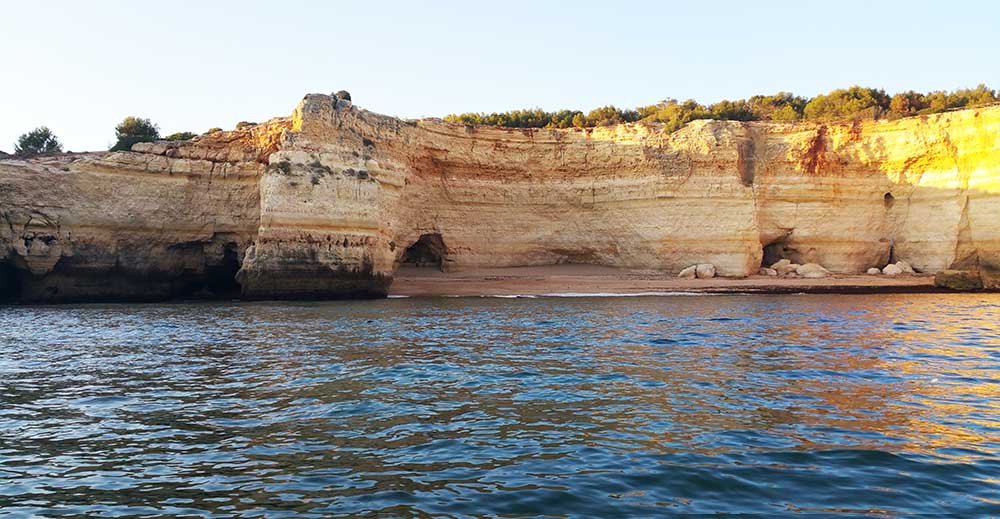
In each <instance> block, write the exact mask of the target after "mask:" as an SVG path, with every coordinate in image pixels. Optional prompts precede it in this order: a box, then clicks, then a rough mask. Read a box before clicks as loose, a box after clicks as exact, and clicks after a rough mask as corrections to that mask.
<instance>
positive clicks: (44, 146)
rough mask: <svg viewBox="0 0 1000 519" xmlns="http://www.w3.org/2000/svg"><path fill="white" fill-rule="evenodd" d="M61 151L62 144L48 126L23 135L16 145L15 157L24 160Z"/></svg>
mask: <svg viewBox="0 0 1000 519" xmlns="http://www.w3.org/2000/svg"><path fill="white" fill-rule="evenodd" d="M60 151H62V144H61V143H60V142H59V139H57V138H56V135H55V134H54V133H52V130H50V129H48V127H46V126H39V127H38V128H35V129H34V130H31V131H30V132H28V133H25V134H23V135H21V136H20V137H18V139H17V142H16V143H14V155H15V156H17V157H22V158H25V157H34V156H35V155H40V154H42V153H56V152H60Z"/></svg>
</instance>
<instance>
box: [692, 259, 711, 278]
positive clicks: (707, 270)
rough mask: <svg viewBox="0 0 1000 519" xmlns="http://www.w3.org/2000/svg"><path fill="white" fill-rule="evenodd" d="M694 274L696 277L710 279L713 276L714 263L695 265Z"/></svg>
mask: <svg viewBox="0 0 1000 519" xmlns="http://www.w3.org/2000/svg"><path fill="white" fill-rule="evenodd" d="M695 275H696V276H698V279H710V278H714V277H715V265H712V264H711V263H701V264H699V265H698V266H697V267H695Z"/></svg>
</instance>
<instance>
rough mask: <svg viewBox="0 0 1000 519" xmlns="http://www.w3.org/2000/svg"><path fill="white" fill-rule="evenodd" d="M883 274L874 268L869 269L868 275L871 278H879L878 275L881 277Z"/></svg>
mask: <svg viewBox="0 0 1000 519" xmlns="http://www.w3.org/2000/svg"><path fill="white" fill-rule="evenodd" d="M881 273H882V271H881V270H879V269H877V268H875V267H872V268H870V269H868V275H869V276H877V275H879V274H881Z"/></svg>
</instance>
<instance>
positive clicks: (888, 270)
mask: <svg viewBox="0 0 1000 519" xmlns="http://www.w3.org/2000/svg"><path fill="white" fill-rule="evenodd" d="M882 273H883V274H885V275H886V276H898V275H900V274H902V273H903V269H901V268H899V266H898V265H896V264H895V263H890V264H888V265H886V266H885V267H882Z"/></svg>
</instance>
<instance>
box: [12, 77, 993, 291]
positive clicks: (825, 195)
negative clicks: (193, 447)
mask: <svg viewBox="0 0 1000 519" xmlns="http://www.w3.org/2000/svg"><path fill="white" fill-rule="evenodd" d="M998 136H1000V108H998V107H992V108H984V109H980V110H975V109H970V110H963V111H957V112H950V113H943V114H936V115H931V116H922V117H912V118H907V119H901V120H897V121H868V122H853V123H852V122H841V123H827V124H820V123H797V124H779V123H764V122H754V123H741V122H733V121H695V122H693V123H690V124H689V125H687V126H686V127H685V128H683V129H681V130H679V131H676V132H672V133H671V132H668V131H666V130H664V129H663V128H662V127H658V126H656V125H648V126H647V125H643V124H629V125H619V126H614V127H606V128H590V129H576V128H574V129H564V130H560V129H530V130H529V129H505V128H484V127H470V126H463V125H457V124H447V123H442V122H440V121H437V120H421V121H403V120H399V119H396V118H392V117H386V116H381V115H378V114H374V113H370V112H367V111H365V110H359V109H358V108H356V107H353V106H351V105H350V103H345V102H344V100H339V101H338V100H336V99H335V98H333V97H331V96H325V95H309V96H306V98H305V99H304V100H303V101H302V103H300V105H299V106H298V108H296V110H295V111H294V113H293V115H292V116H291V117H289V118H283V119H274V120H272V121H268V122H267V123H264V124H260V125H256V126H250V127H245V128H241V129H239V130H237V131H233V132H219V133H216V134H212V135H208V136H202V137H200V138H198V139H196V140H194V141H189V142H180V143H171V144H166V143H156V144H139V145H137V146H136V147H135V148H134V150H133V151H132V152H118V153H111V154H91V155H85V156H74V157H66V158H61V159H47V160H48V161H49V163H46V162H45V161H35V162H28V163H26V162H20V161H10V160H7V161H3V162H0V207H2V208H3V213H0V218H2V220H3V223H4V225H0V262H2V263H3V265H4V269H5V271H6V272H7V273H8V274H7V275H6V277H7V278H11V276H13V278H12V279H14V278H16V279H20V280H21V281H19V282H18V283H20V284H19V285H18V286H19V287H20V288H18V290H21V291H22V292H23V291H25V290H26V291H27V292H28V293H30V294H34V296H33V297H37V298H38V299H42V300H44V299H47V298H59V297H61V296H60V294H66V293H67V292H68V293H70V294H80V296H81V297H87V296H86V294H93V293H96V292H99V293H101V294H105V295H106V296H107V297H111V298H114V297H117V295H121V294H123V293H126V292H127V293H129V294H132V295H143V294H147V293H152V294H172V293H177V292H178V291H181V292H183V291H184V290H194V291H197V290H200V289H201V288H203V287H201V286H200V285H199V283H200V284H202V285H204V284H205V279H207V278H208V277H213V276H221V277H230V278H233V279H235V281H233V282H234V283H238V290H239V291H240V292H241V293H242V295H243V296H244V297H291V298H296V297H359V296H373V295H374V296H377V295H381V294H384V293H385V292H386V290H387V288H388V286H389V283H391V279H392V275H393V272H394V270H395V268H396V267H397V265H398V264H399V262H400V260H401V259H403V258H404V256H406V254H407V250H408V248H410V246H411V245H414V244H417V243H420V242H421V240H424V241H425V242H426V240H429V239H431V238H433V240H434V243H435V244H437V249H438V250H437V253H438V254H439V256H440V258H439V264H440V266H441V268H443V269H446V270H461V269H468V268H476V267H504V266H524V265H551V264H565V263H580V264H597V265H607V266H614V267H627V268H642V269H659V270H665V271H674V272H675V271H679V270H680V269H682V268H684V267H687V266H689V265H691V264H695V263H712V264H714V265H715V266H716V267H717V270H718V272H719V273H720V274H721V275H724V276H746V275H750V274H753V273H755V272H756V271H757V269H758V268H759V267H760V265H761V263H762V261H764V259H765V256H770V257H786V258H788V259H791V260H793V261H796V262H816V263H820V264H822V265H824V266H826V267H827V268H829V269H830V270H833V271H835V272H843V273H860V272H864V271H865V270H866V269H867V268H869V267H881V266H883V265H885V264H886V263H888V262H890V261H896V260H906V261H908V262H910V263H911V264H912V265H913V266H914V267H915V268H917V269H918V270H921V271H924V272H935V271H937V270H940V269H944V268H947V267H949V266H950V265H952V264H954V263H955V262H957V261H961V260H963V259H964V258H970V257H971V258H975V259H976V261H978V262H979V263H986V264H989V263H991V262H992V263H993V264H997V265H1000V224H998V222H1000V198H998V195H1000V192H998V191H1000V143H998V139H1000V137H998ZM765 252H767V254H765ZM22 272H30V277H24V276H22V275H21V274H19V273H22ZM209 272H211V273H213V274H211V275H209V274H208V273H209ZM237 272H238V275H237ZM19 276H20V277H19ZM107 276H112V277H113V278H114V279H117V280H118V281H117V282H116V283H119V284H120V285H114V284H110V285H109V284H107V283H101V282H100V281H99V280H101V279H103V278H104V277H107ZM0 277H3V276H0ZM7 285H8V286H10V285H11V283H8V284H7ZM137 287H138V288H137ZM192 287H193V288H192ZM10 290H11V289H8V291H10ZM67 297H68V296H67Z"/></svg>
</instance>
